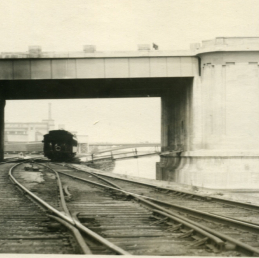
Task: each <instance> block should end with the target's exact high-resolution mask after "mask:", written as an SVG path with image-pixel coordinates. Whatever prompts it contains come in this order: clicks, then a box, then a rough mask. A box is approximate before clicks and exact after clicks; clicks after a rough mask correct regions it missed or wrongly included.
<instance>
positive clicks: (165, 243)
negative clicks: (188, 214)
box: [12, 164, 236, 256]
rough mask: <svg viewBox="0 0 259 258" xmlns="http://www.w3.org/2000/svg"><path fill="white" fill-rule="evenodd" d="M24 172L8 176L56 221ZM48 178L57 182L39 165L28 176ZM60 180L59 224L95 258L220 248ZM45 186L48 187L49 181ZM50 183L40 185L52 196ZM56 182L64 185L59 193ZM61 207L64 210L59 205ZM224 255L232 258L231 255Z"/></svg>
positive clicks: (133, 206) (102, 193)
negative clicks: (72, 230) (78, 234)
mask: <svg viewBox="0 0 259 258" xmlns="http://www.w3.org/2000/svg"><path fill="white" fill-rule="evenodd" d="M24 167H26V164H25V165H23V167H21V166H20V167H17V168H16V169H15V170H14V172H12V174H13V176H14V177H15V178H16V180H19V182H20V183H22V184H23V185H24V186H26V188H27V189H28V190H32V191H33V193H34V194H37V196H38V197H41V198H42V199H45V201H50V202H49V203H51V207H52V208H53V209H55V211H54V212H55V214H56V215H57V214H58V212H59V211H58V210H59V209H61V208H60V206H58V204H57V203H56V202H55V201H53V200H54V199H55V198H54V196H53V198H52V199H51V200H47V197H46V196H45V195H46V192H45V191H46V190H44V189H43V187H39V186H38V187H35V185H33V183H32V182H31V178H28V172H27V171H25V170H24ZM19 168H20V169H19ZM59 168H60V167H59ZM63 170H64V169H63ZM66 170H67V169H66ZM51 172H53V173H55V175H56V177H58V178H59V176H58V174H57V172H56V171H55V170H50V169H48V168H47V167H46V166H43V165H39V171H33V172H31V173H32V174H33V175H34V177H35V176H37V175H40V174H45V177H50V174H51ZM70 172H71V169H70ZM59 174H61V173H59ZM60 179H61V180H59V179H58V181H59V186H60V187H61V188H60V189H62V188H63V189H64V192H65V193H66V198H64V200H65V199H67V200H69V202H68V204H67V205H66V207H67V210H66V209H64V215H63V217H62V219H65V220H69V219H70V218H72V221H70V223H71V224H73V223H74V226H75V227H77V228H78V229H80V230H81V231H82V232H83V233H84V236H85V237H84V240H85V242H86V243H87V246H88V247H89V249H90V250H91V252H92V253H94V254H138V255H143V254H145V255H192V256H197V255H203V256H204V255H211V254H213V255H215V254H217V253H218V252H219V250H220V248H221V244H222V241H221V240H220V239H218V238H217V237H215V236H212V235H210V234H208V233H207V232H205V231H203V230H201V229H196V231H195V233H193V234H191V235H190V234H189V231H190V230H192V229H191V228H189V225H188V223H185V222H183V225H182V227H181V228H179V229H177V230H176V231H171V228H170V227H172V226H174V225H175V223H174V222H172V223H169V224H161V223H160V221H157V218H156V217H155V216H154V214H153V212H152V211H150V210H149V209H146V208H144V207H141V206H140V205H139V204H138V203H135V202H132V201H129V200H127V198H125V196H116V198H114V196H115V195H114V194H113V193H109V192H107V190H106V189H104V188H103V187H100V186H97V187H96V186H93V185H92V184H90V185H89V184H86V183H85V182H79V181H78V180H73V179H71V178H69V177H67V176H64V175H60ZM48 180H49V181H51V178H49V179H48ZM52 180H53V182H54V180H55V179H54V177H53V176H52ZM49 181H47V180H44V185H45V187H47V186H48V185H49V186H50V188H51V190H50V193H51V192H54V190H53V189H54V185H51V184H49ZM61 181H62V184H63V183H64V184H65V185H63V187H62V186H61ZM68 189H69V190H68ZM62 192H63V191H61V192H60V197H62ZM70 194H72V197H71V195H70ZM51 195H52V194H51ZM61 204H62V206H63V204H64V203H62V201H61ZM63 208H64V207H63ZM52 212H53V211H52ZM78 212H79V215H78V216H77V215H76V214H78ZM192 228H193V226H192ZM205 239H206V241H205ZM204 243H205V244H204ZM225 253H226V254H232V255H234V254H236V253H235V252H234V253H233V251H228V252H225Z"/></svg>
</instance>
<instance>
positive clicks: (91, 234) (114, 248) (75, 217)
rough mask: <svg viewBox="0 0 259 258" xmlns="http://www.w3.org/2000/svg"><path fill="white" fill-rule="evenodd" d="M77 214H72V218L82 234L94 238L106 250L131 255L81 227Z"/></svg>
mask: <svg viewBox="0 0 259 258" xmlns="http://www.w3.org/2000/svg"><path fill="white" fill-rule="evenodd" d="M78 214H79V213H73V218H74V221H75V224H76V226H77V227H78V228H79V229H80V230H81V231H83V232H84V233H86V234H87V235H89V236H91V237H92V238H94V239H95V240H97V241H98V242H100V243H102V244H103V245H105V246H107V247H108V248H110V249H111V250H113V251H115V252H116V253H118V254H123V255H131V254H130V253H128V252H127V251H125V250H123V249H121V248H120V247H118V246H116V245H115V244H113V243H112V242H110V241H108V240H107V239H105V238H103V237H101V236H100V235H98V234H97V233H95V232H94V231H92V230H90V229H89V228H87V227H85V226H84V225H82V223H81V222H80V221H79V220H78V218H77V215H78Z"/></svg>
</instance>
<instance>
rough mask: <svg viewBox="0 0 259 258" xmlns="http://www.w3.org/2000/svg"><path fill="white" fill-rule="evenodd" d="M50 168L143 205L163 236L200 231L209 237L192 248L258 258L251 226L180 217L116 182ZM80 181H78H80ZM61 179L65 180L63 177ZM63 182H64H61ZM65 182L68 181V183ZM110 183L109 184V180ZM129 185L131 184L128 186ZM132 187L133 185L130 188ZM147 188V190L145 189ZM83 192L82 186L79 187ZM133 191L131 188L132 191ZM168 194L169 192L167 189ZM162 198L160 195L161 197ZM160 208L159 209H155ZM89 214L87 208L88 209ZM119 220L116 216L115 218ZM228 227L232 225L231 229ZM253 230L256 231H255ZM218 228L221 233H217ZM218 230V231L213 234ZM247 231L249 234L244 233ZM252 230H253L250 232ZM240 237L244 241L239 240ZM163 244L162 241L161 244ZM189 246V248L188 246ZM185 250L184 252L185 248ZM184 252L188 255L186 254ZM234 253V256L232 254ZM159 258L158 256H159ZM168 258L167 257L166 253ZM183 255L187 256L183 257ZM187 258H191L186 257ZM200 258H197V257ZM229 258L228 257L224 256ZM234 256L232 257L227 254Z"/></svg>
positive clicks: (255, 235)
mask: <svg viewBox="0 0 259 258" xmlns="http://www.w3.org/2000/svg"><path fill="white" fill-rule="evenodd" d="M51 166H52V167H53V168H55V169H56V170H57V171H58V172H59V173H60V174H62V175H65V177H67V178H68V177H71V178H72V174H73V178H76V177H74V176H77V178H76V179H77V181H79V180H81V181H82V179H83V180H84V182H88V183H91V184H93V185H95V187H101V188H106V189H108V190H106V193H107V194H108V193H109V195H110V196H112V197H113V198H114V199H116V198H119V199H120V198H124V200H125V197H126V199H134V200H137V201H138V202H140V203H141V205H144V206H145V207H146V208H148V209H149V211H151V212H152V215H151V216H150V217H151V218H153V219H156V220H157V221H156V222H155V224H158V225H161V226H163V227H167V229H164V230H166V231H165V232H177V231H176V230H180V231H179V232H181V230H182V229H183V230H182V232H183V231H184V235H185V236H186V237H189V239H191V238H193V237H194V239H195V236H197V232H199V230H200V229H202V230H203V231H205V232H207V233H209V234H210V235H209V236H205V235H204V232H202V233H201V235H202V237H201V235H199V234H200V233H199V234H198V235H199V239H196V240H195V243H194V244H193V245H195V244H196V245H202V244H205V246H207V247H210V248H211V250H213V249H214V250H213V252H217V250H219V249H222V251H223V253H224V252H231V251H229V250H232V252H234V255H242V254H245V255H251V256H253V255H258V249H257V241H256V240H257V237H258V228H257V226H255V225H251V224H249V223H247V224H246V225H241V226H240V225H239V222H238V221H232V224H233V225H234V227H232V226H229V224H230V223H229V221H225V220H223V219H222V218H221V219H220V223H218V222H217V220H215V218H210V219H209V220H208V218H207V217H206V219H204V218H203V216H197V214H196V216H193V214H191V215H190V214H189V213H188V212H186V213H183V212H182V211H181V212H180V213H179V211H178V210H174V209H172V207H168V206H170V205H168V203H166V205H163V204H162V203H161V202H160V201H159V200H154V198H152V199H151V198H150V197H147V196H145V195H144V194H143V193H141V195H140V194H136V193H132V192H129V191H127V190H125V188H123V189H122V187H121V186H119V185H118V182H116V183H114V181H113V182H107V181H106V182H102V183H100V179H101V178H100V177H99V178H97V177H95V175H94V174H93V173H90V174H89V173H84V172H83V173H82V172H81V171H75V170H74V171H71V170H70V168H67V167H63V168H61V167H60V165H56V164H51ZM79 177H80V178H81V179H80V178H79ZM62 178H64V176H63V177H62ZM64 180H65V179H64ZM67 180H68V179H67ZM109 181H111V180H109ZM130 183H131V182H130ZM131 187H132V185H131ZM146 187H147V186H146ZM82 188H83V185H82ZM133 188H134V187H133ZM167 190H168V189H167ZM160 194H161V193H160ZM158 204H159V205H158ZM88 211H89V207H88ZM95 212H96V214H97V215H96V216H98V210H97V209H96V211H95ZM117 217H118V216H117ZM232 224H231V225H232ZM254 226H255V227H254ZM186 227H188V230H186ZM219 228H220V232H219V231H217V230H218V229H219ZM215 229H217V230H215ZM248 229H249V231H247V230H248ZM251 229H252V230H251ZM240 235H241V236H242V237H243V238H245V240H246V241H244V239H240ZM212 236H214V237H217V240H215V239H213V237H212ZM218 239H220V241H221V242H217V241H218ZM162 242H163V241H162ZM190 246H192V245H191V244H190ZM185 249H186V248H185ZM185 252H188V251H186V250H185ZM235 252H237V253H235ZM160 255H161V254H160ZM167 255H170V254H169V253H167ZM185 255H186V254H185ZM189 255H190V254H189ZM196 255H199V254H196ZM225 255H229V254H225ZM230 255H233V254H230Z"/></svg>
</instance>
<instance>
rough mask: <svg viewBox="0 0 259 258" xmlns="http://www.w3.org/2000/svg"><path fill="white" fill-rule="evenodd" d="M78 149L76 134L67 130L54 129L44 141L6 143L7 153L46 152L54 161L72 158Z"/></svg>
mask: <svg viewBox="0 0 259 258" xmlns="http://www.w3.org/2000/svg"><path fill="white" fill-rule="evenodd" d="M77 151H78V141H77V138H76V136H75V135H73V134H72V133H70V132H68V131H65V130H52V131H49V133H48V134H45V135H44V139H43V141H42V142H33V143H18V142H16V143H5V154H19V153H23V154H29V155H30V154H39V155H41V154H44V156H45V157H47V158H48V159H50V160H52V161H69V160H72V159H73V158H74V157H75V155H76V153H77Z"/></svg>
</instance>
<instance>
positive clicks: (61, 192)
mask: <svg viewBox="0 0 259 258" xmlns="http://www.w3.org/2000/svg"><path fill="white" fill-rule="evenodd" d="M41 166H43V167H46V168H47V169H49V170H51V171H52V172H53V173H54V174H55V175H56V178H57V181H58V188H59V194H60V201H61V205H62V208H63V210H64V212H65V214H66V215H67V216H68V217H70V218H72V217H71V214H70V212H69V210H68V208H67V204H66V201H65V196H64V192H63V187H62V184H61V180H60V177H59V175H58V173H57V172H56V171H55V170H53V169H52V168H50V167H49V166H46V165H43V164H41Z"/></svg>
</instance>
